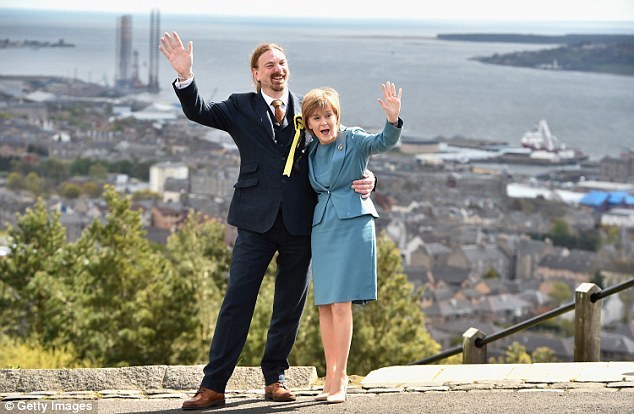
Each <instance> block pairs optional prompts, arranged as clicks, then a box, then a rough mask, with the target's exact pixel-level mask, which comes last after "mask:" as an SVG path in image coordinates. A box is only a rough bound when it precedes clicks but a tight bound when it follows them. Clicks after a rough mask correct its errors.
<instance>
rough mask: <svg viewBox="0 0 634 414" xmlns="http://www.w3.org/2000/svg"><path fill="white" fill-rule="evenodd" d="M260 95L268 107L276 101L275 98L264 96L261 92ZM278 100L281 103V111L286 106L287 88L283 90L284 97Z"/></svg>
mask: <svg viewBox="0 0 634 414" xmlns="http://www.w3.org/2000/svg"><path fill="white" fill-rule="evenodd" d="M260 93H261V94H262V97H263V98H264V100H265V101H266V104H267V105H268V106H271V103H272V102H273V101H274V100H275V99H277V98H271V97H270V96H268V95H267V94H265V93H264V92H263V91H260ZM279 99H280V101H282V109H284V108H286V107H287V106H288V88H287V89H285V90H284V95H282V96H281V97H280V98H279Z"/></svg>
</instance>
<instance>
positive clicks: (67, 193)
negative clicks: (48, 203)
mask: <svg viewBox="0 0 634 414" xmlns="http://www.w3.org/2000/svg"><path fill="white" fill-rule="evenodd" d="M59 193H60V195H61V196H62V197H64V198H67V199H75V198H78V197H79V196H80V195H81V187H80V186H79V185H77V184H75V183H64V184H62V185H61V186H60V189H59Z"/></svg>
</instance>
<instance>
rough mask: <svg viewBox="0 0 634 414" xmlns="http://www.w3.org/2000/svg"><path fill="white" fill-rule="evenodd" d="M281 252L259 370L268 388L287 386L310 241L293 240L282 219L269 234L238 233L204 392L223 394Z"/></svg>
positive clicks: (304, 290)
mask: <svg viewBox="0 0 634 414" xmlns="http://www.w3.org/2000/svg"><path fill="white" fill-rule="evenodd" d="M275 252H278V257H277V274H276V277H275V297H274V303H273V315H272V317H271V324H270V326H269V331H268V335H267V339H266V346H265V349H264V356H263V357H262V362H261V367H262V373H263V374H264V381H265V384H266V385H270V384H272V383H274V382H278V381H284V371H285V370H286V369H288V367H289V365H288V356H289V354H290V352H291V349H292V347H293V344H294V342H295V338H296V336H297V330H298V328H299V320H300V318H301V315H302V311H303V310H304V304H305V303H306V296H307V294H308V286H309V276H308V267H309V265H310V257H311V251H310V236H293V235H291V234H290V233H289V232H288V230H286V227H285V226H284V222H283V219H282V214H281V211H280V214H278V216H277V219H276V221H275V224H274V225H273V227H272V228H271V229H270V230H269V231H267V232H266V233H256V232H253V231H248V230H244V229H238V237H237V239H236V244H235V246H234V249H233V256H232V259H231V266H230V270H229V283H228V286H227V292H226V294H225V297H224V300H223V302H222V306H221V308H220V313H219V315H218V320H217V322H216V330H215V332H214V337H213V340H212V342H211V347H210V350H209V363H208V364H207V366H205V368H204V370H203V372H204V377H203V380H202V383H201V386H203V387H207V388H211V389H212V390H214V391H217V392H224V391H225V388H226V385H227V382H228V381H229V378H230V377H231V374H232V373H233V370H234V368H235V366H236V364H237V361H238V358H239V357H240V353H241V352H242V348H243V347H244V344H245V342H246V339H247V335H248V333H249V327H250V325H251V318H252V316H253V311H254V308H255V303H256V300H257V297H258V293H259V291H260V286H261V284H262V280H263V278H264V274H265V272H266V269H267V267H268V265H269V263H270V262H271V259H272V258H273V256H274V255H275Z"/></svg>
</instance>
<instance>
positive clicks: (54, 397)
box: [0, 362, 634, 413]
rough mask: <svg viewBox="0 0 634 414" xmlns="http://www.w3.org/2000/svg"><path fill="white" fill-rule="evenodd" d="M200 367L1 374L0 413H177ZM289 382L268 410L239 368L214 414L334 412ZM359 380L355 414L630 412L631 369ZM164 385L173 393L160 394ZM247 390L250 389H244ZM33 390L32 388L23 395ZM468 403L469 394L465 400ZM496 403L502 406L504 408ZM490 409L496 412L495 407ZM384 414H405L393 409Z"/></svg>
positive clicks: (303, 383)
mask: <svg viewBox="0 0 634 414" xmlns="http://www.w3.org/2000/svg"><path fill="white" fill-rule="evenodd" d="M200 368H201V367H165V366H161V367H129V368H104V369H76V370H0V399H1V401H0V413H2V412H9V411H13V412H16V411H17V407H19V406H21V407H22V408H23V409H22V410H20V411H21V412H44V410H45V409H44V406H45V405H47V404H52V403H53V401H56V402H62V403H63V402H73V403H75V404H77V403H85V404H91V407H92V404H94V406H95V407H96V406H98V407H99V409H98V412H136V411H147V412H150V411H151V412H156V411H166V410H167V411H173V410H178V409H179V407H180V405H181V404H182V401H183V400H184V399H186V398H189V397H190V396H191V395H193V393H194V392H195V389H196V385H197V382H198V380H199V379H200V378H199V377H200ZM179 374H180V375H179ZM100 375H102V376H105V377H107V381H106V383H107V384H111V385H116V384H118V385H116V386H115V387H112V388H104V387H99V385H98V384H100V383H102V382H100V381H101V380H99V379H98V377H99V376H100ZM161 375H162V377H161ZM38 377H39V378H38ZM289 377H290V379H291V381H290V382H291V384H290V385H291V388H292V389H294V391H295V392H296V394H297V395H298V397H299V398H298V402H297V404H291V405H286V406H284V405H275V406H270V405H267V402H265V401H264V399H263V398H262V397H263V389H262V387H261V374H260V373H259V369H257V368H251V367H238V368H237V369H236V372H235V373H234V376H233V377H232V380H231V381H230V384H229V385H230V387H229V388H230V389H228V391H227V408H225V409H222V410H221V411H225V410H228V411H236V410H237V412H243V410H246V409H247V405H248V406H249V407H250V408H249V410H255V411H254V412H262V413H270V412H278V411H280V412H283V411H297V410H298V409H299V408H301V409H302V412H304V411H305V412H307V413H309V412H337V411H336V410H335V411H328V410H333V407H326V406H323V404H322V405H315V404H313V401H312V397H313V396H314V395H316V394H317V393H318V392H319V390H320V389H321V387H320V386H318V385H315V384H316V383H317V382H318V379H317V377H316V371H315V368H314V367H292V368H291V370H289ZM63 378H66V379H68V378H74V381H66V382H64V381H63V380H62V379H63ZM359 380H360V381H357V380H355V381H354V383H353V384H352V385H351V386H350V388H349V395H350V400H351V401H357V403H354V404H353V403H351V405H348V404H346V406H347V407H348V408H352V407H356V406H358V407H359V410H360V412H363V411H362V410H364V409H366V408H368V406H373V404H374V405H376V404H378V406H381V403H380V402H378V403H377V401H380V400H376V397H377V396H379V397H382V398H384V399H385V402H386V403H387V402H388V401H393V402H394V404H395V406H398V405H399V404H401V405H402V406H404V407H407V406H409V405H408V404H414V403H416V404H419V403H420V404H424V401H423V400H421V398H423V396H424V395H425V394H427V395H428V396H430V395H435V394H445V395H454V396H455V397H458V396H459V398H461V399H463V398H467V397H466V396H465V392H467V394H469V395H472V393H476V394H481V393H488V394H490V395H491V398H493V400H495V399H496V398H499V399H500V401H508V398H503V397H501V394H500V393H501V392H502V393H509V392H510V393H512V394H513V395H518V396H519V395H522V397H519V399H518V400H517V401H516V402H515V403H514V404H518V403H519V404H524V403H529V402H530V404H533V405H534V406H535V407H537V406H539V404H540V403H541V401H542V399H540V398H536V397H533V396H530V397H529V396H528V394H535V393H537V394H541V395H545V394H551V395H552V394H556V395H571V396H572V395H576V394H584V393H585V394H589V393H595V394H597V395H601V397H600V398H598V399H593V398H592V397H583V398H587V399H589V400H592V401H603V402H602V403H601V407H605V404H606V401H612V402H613V404H614V408H615V410H614V411H613V412H618V413H620V412H634V362H593V363H548V364H526V365H512V364H487V365H427V366H396V367H386V368H381V369H378V370H376V371H373V372H371V373H370V374H368V375H367V376H366V377H365V378H362V379H361V378H359ZM91 382H92V384H93V385H91V387H92V388H85V389H77V386H78V384H79V385H83V386H85V387H86V386H88V384H90V383H91ZM47 384H48V385H49V386H48V387H47V386H46V385H47ZM61 384H65V385H63V386H62V385H61ZM73 384H74V385H73ZM166 384H169V385H171V386H172V387H165V385H166ZM179 384H180V385H179ZM241 384H242V385H241ZM253 384H255V386H249V385H253ZM175 385H176V386H178V387H174V386H175ZM182 385H185V387H182ZM188 385H193V386H188ZM33 386H36V387H37V388H39V389H34V388H29V387H33ZM8 387H14V388H13V389H8ZM73 387H74V388H73ZM607 393H609V394H610V397H609V398H608V397H606V394H607ZM473 396H475V394H473V395H472V397H470V398H473ZM496 396H497V397H496ZM372 397H374V398H372ZM507 397H508V396H507ZM614 397H616V399H614ZM368 398H370V399H368ZM435 398H436V397H435ZM452 398H453V397H452ZM478 398H479V397H478ZM575 398H577V397H575ZM134 401H136V402H134ZM399 401H400V403H399ZM430 401H431V400H430ZM434 401H435V400H434ZM438 401H439V402H438V404H442V399H441V400H438ZM518 401H519V402H518ZM522 401H523V402H522ZM38 404H39V405H38ZM245 404H246V405H245ZM390 404H391V403H390ZM499 404H502V405H500V407H502V406H504V404H507V403H506V402H500V403H499ZM499 404H498V405H499ZM535 404H537V405H535ZM610 404H612V403H610ZM492 405H493V406H495V407H497V405H496V404H492ZM71 407H72V405H71ZM272 407H273V408H272ZM284 407H286V408H284ZM364 407H365V408H364ZM588 407H593V405H591V404H590V405H588ZM596 407H598V406H596ZM9 408H11V410H9ZM26 408H29V409H31V410H30V411H29V410H27V409H26ZM46 408H47V410H46V412H51V410H50V408H51V407H49V406H46ZM507 408H509V407H507ZM511 408H512V406H511ZM599 408H600V407H599ZM630 408H632V410H630ZM258 410H260V411H258ZM247 411H248V410H247ZM386 411H392V412H407V411H395V410H392V408H390V409H389V410H387V409H386ZM60 412H61V411H60ZM95 412H96V411H95ZM244 412H246V411H244ZM249 412H250V411H249ZM353 412H354V410H353ZM526 412H528V411H526ZM535 412H539V411H538V410H536V411H535ZM604 412H605V411H604Z"/></svg>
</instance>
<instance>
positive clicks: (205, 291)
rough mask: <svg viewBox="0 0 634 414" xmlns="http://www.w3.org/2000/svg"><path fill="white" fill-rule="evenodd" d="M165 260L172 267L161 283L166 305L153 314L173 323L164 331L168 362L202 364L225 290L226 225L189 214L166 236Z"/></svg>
mask: <svg viewBox="0 0 634 414" xmlns="http://www.w3.org/2000/svg"><path fill="white" fill-rule="evenodd" d="M165 256H166V259H167V262H168V265H169V269H170V272H169V273H168V274H167V275H166V279H165V281H164V282H163V283H162V286H164V287H165V291H163V293H164V296H163V299H164V300H165V304H164V305H166V306H164V308H163V309H160V310H158V309H157V310H155V311H154V313H155V314H157V315H160V314H161V313H163V314H165V317H166V318H168V319H169V320H170V321H171V322H172V326H164V327H163V332H162V335H163V336H168V337H170V338H171V340H170V349H169V353H170V355H171V356H170V358H169V362H170V363H180V364H194V363H203V362H205V361H206V359H207V349H208V346H209V343H210V342H211V338H212V335H213V332H214V327H215V324H216V317H217V316H218V312H219V310H220V305H221V303H222V298H223V296H224V292H225V290H226V287H227V272H228V269H229V261H230V257H231V250H230V249H229V247H228V246H227V245H226V243H225V228H224V225H223V224H222V223H220V222H218V221H216V220H209V219H206V218H204V217H203V216H202V215H201V214H194V213H193V212H190V214H189V215H188V218H187V220H186V221H185V223H183V226H182V227H181V228H180V229H179V230H178V231H177V232H176V233H174V234H172V235H171V236H170V237H169V238H168V240H167V246H166V251H165ZM155 303H160V301H159V300H155Z"/></svg>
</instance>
